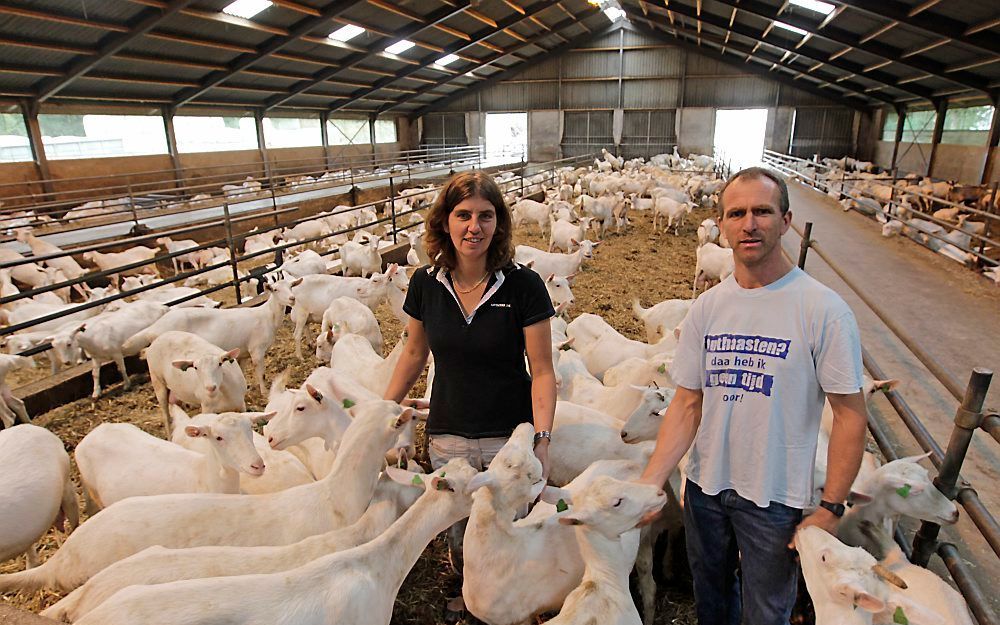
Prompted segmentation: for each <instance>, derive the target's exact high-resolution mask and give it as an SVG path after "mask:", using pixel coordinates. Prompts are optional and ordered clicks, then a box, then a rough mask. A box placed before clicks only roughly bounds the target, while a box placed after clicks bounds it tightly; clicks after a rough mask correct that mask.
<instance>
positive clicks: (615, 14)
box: [604, 7, 625, 22]
mask: <svg viewBox="0 0 1000 625" xmlns="http://www.w3.org/2000/svg"><path fill="white" fill-rule="evenodd" d="M604 15H606V16H607V17H608V19H609V20H611V21H612V22H616V21H618V20H619V19H621V18H623V17H625V11H622V10H621V9H619V8H618V7H608V8H606V9H604Z"/></svg>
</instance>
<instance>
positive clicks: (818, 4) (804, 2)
mask: <svg viewBox="0 0 1000 625" xmlns="http://www.w3.org/2000/svg"><path fill="white" fill-rule="evenodd" d="M789 2H790V3H791V4H794V5H795V6H799V7H802V8H803V9H809V10H810V11H816V12H817V13H822V14H823V15H829V14H830V13H833V9H835V8H836V7H834V6H833V5H832V4H830V3H829V2H822V1H821V0H789Z"/></svg>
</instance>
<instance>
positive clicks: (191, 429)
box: [184, 425, 208, 438]
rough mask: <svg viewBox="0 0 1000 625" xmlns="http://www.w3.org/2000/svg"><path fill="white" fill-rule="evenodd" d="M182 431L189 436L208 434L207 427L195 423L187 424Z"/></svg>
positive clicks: (195, 436) (196, 436)
mask: <svg viewBox="0 0 1000 625" xmlns="http://www.w3.org/2000/svg"><path fill="white" fill-rule="evenodd" d="M184 433H185V434H187V435H188V436H190V437H191V438H198V437H199V436H208V428H206V427H198V426H197V425H189V426H187V427H185V428H184Z"/></svg>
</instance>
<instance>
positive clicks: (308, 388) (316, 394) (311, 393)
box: [304, 384, 323, 403]
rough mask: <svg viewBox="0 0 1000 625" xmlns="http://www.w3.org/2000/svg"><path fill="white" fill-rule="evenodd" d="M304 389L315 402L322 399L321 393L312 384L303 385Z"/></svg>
mask: <svg viewBox="0 0 1000 625" xmlns="http://www.w3.org/2000/svg"><path fill="white" fill-rule="evenodd" d="M304 388H305V391H306V392H307V393H309V397H312V398H313V399H314V400H315V401H316V402H317V403H320V402H322V401H323V393H320V392H319V391H318V390H317V389H316V387H315V386H313V385H312V384H306V385H305V387H304Z"/></svg>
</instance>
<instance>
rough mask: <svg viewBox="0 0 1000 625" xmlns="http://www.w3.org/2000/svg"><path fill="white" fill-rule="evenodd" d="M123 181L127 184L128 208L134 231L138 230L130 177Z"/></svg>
mask: <svg viewBox="0 0 1000 625" xmlns="http://www.w3.org/2000/svg"><path fill="white" fill-rule="evenodd" d="M125 180H126V181H127V182H128V207H129V208H130V209H131V210H132V223H133V224H135V227H136V230H138V228H139V216H138V215H137V214H136V212H135V196H134V195H132V177H131V176H129V177H127V178H126V179H125Z"/></svg>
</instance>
